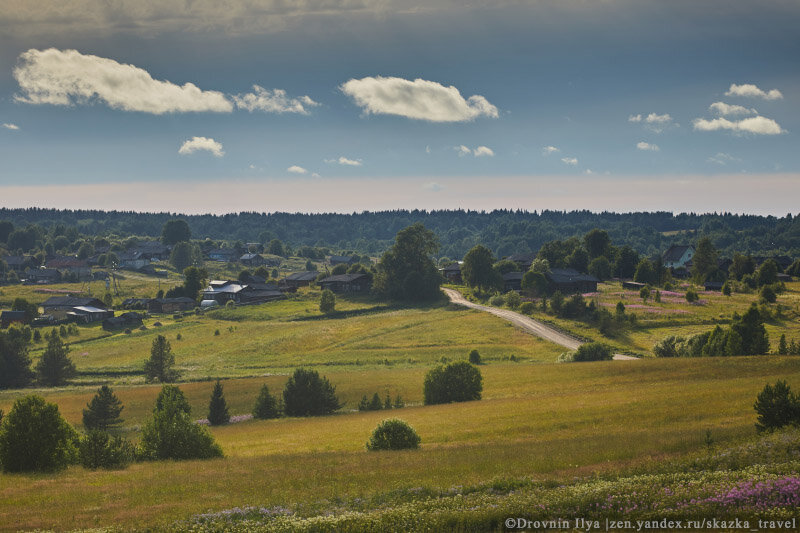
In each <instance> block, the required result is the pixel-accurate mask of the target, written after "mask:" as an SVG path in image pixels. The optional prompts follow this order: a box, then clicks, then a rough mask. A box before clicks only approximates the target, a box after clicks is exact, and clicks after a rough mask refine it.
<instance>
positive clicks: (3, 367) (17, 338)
mask: <svg viewBox="0 0 800 533" xmlns="http://www.w3.org/2000/svg"><path fill="white" fill-rule="evenodd" d="M29 342H30V341H29V340H28V339H27V338H26V335H25V334H24V332H23V331H22V330H21V329H20V328H18V327H10V328H8V329H7V330H5V331H0V389H11V388H21V387H25V386H27V385H28V384H29V383H30V382H31V380H32V379H33V376H34V374H33V371H31V358H30V357H29V356H28V345H29Z"/></svg>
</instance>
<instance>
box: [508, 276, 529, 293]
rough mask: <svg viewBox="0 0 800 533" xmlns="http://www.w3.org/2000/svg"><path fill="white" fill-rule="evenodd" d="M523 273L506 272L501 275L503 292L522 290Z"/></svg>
mask: <svg viewBox="0 0 800 533" xmlns="http://www.w3.org/2000/svg"><path fill="white" fill-rule="evenodd" d="M524 275H525V272H506V273H505V274H503V292H508V291H520V290H522V277H523V276H524Z"/></svg>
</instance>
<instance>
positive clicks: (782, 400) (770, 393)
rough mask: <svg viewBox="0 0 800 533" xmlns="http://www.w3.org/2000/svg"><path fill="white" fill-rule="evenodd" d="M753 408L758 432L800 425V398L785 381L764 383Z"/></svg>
mask: <svg viewBox="0 0 800 533" xmlns="http://www.w3.org/2000/svg"><path fill="white" fill-rule="evenodd" d="M753 408H754V409H755V410H756V413H757V414H758V420H757V422H756V429H757V430H758V431H759V432H762V431H772V430H773V429H778V428H782V427H784V426H788V425H793V426H797V425H800V398H798V397H797V395H796V394H795V393H793V392H792V391H791V390H790V388H789V385H787V384H786V382H785V381H778V382H776V383H775V385H774V386H772V385H770V384H767V385H765V386H764V389H763V390H762V391H761V392H760V393H759V394H758V396H757V397H756V403H755V404H754V405H753Z"/></svg>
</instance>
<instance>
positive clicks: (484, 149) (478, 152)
mask: <svg viewBox="0 0 800 533" xmlns="http://www.w3.org/2000/svg"><path fill="white" fill-rule="evenodd" d="M472 153H473V155H474V156H475V157H494V150H492V149H491V148H489V147H488V146H478V147H477V148H475V150H474V151H473V152H472Z"/></svg>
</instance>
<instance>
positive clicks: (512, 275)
mask: <svg viewBox="0 0 800 533" xmlns="http://www.w3.org/2000/svg"><path fill="white" fill-rule="evenodd" d="M524 275H525V272H506V273H505V274H503V281H512V280H517V279H518V280H521V279H522V276H524Z"/></svg>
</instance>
